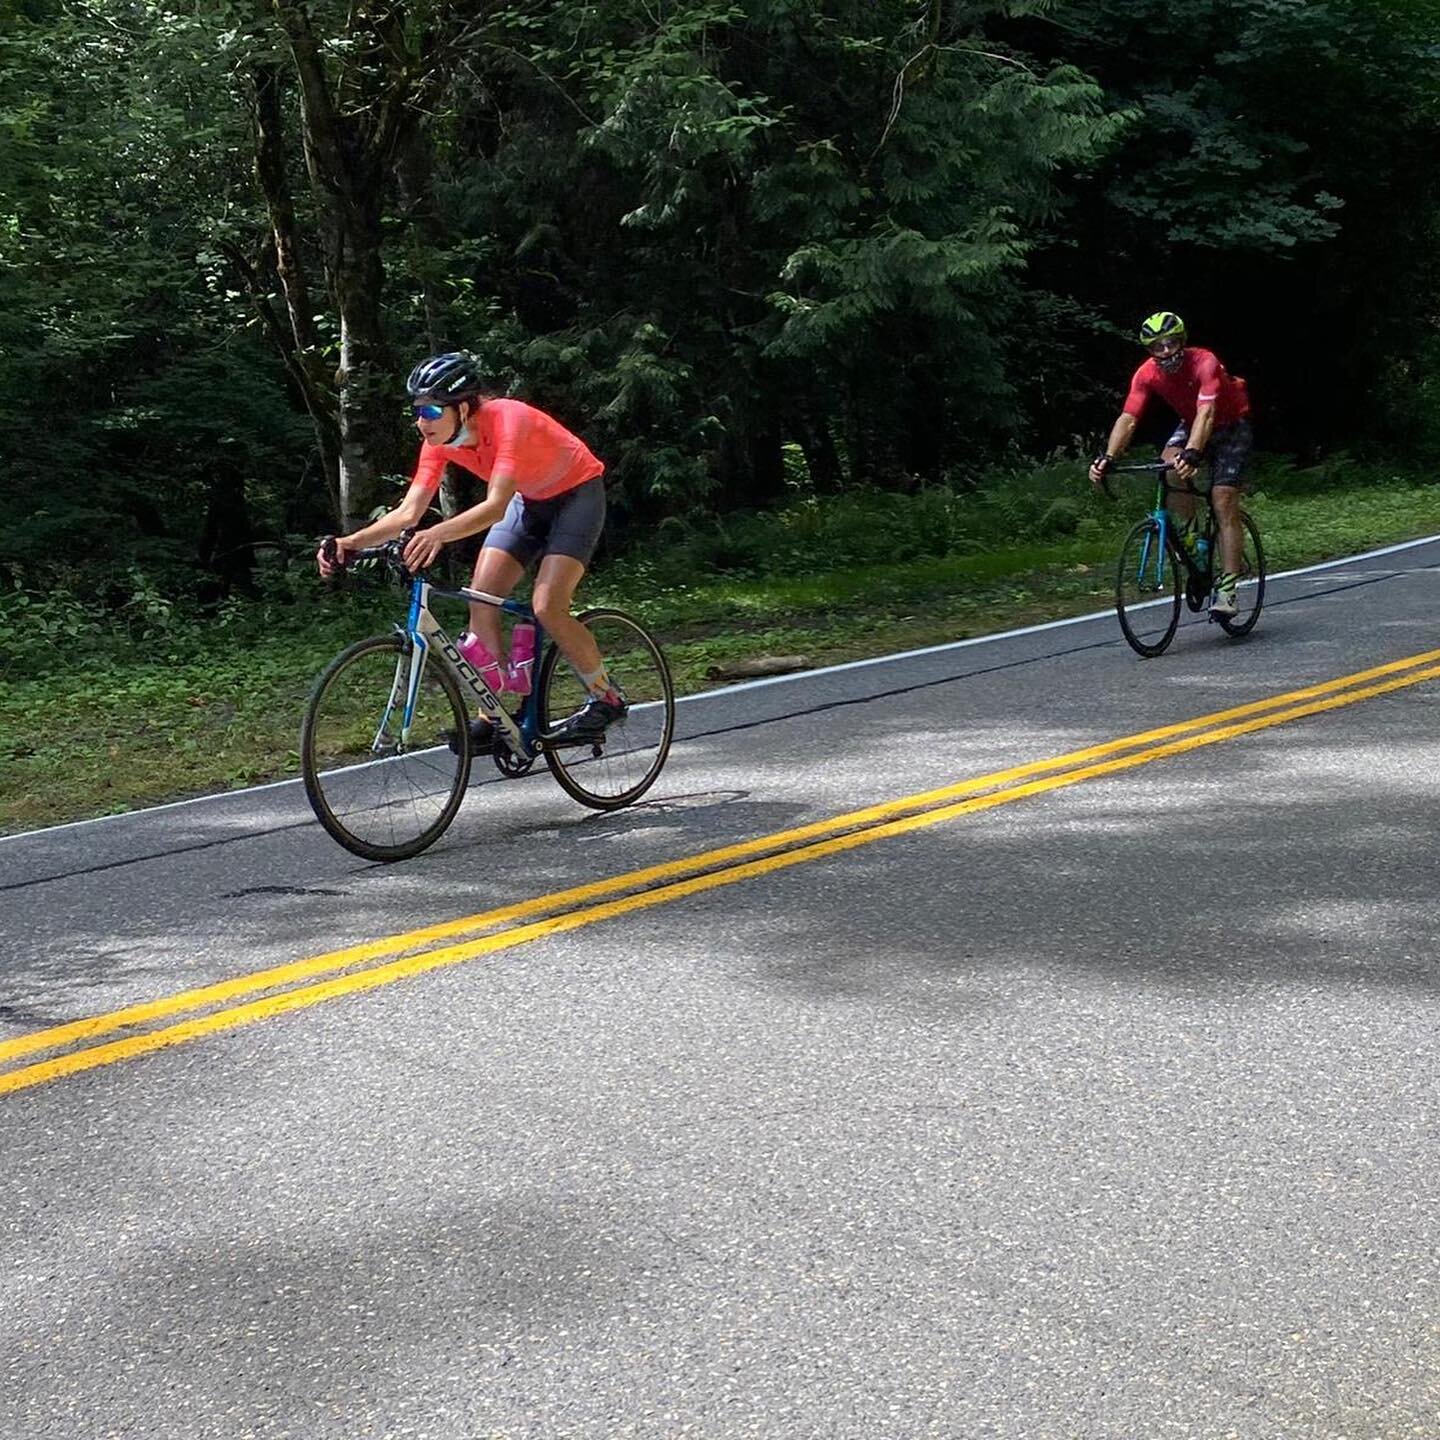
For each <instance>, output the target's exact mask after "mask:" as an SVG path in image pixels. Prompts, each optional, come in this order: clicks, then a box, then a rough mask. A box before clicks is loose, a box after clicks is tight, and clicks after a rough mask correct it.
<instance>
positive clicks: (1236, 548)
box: [1210, 485, 1245, 575]
mask: <svg viewBox="0 0 1440 1440" xmlns="http://www.w3.org/2000/svg"><path fill="white" fill-rule="evenodd" d="M1210 508H1211V509H1212V510H1214V512H1215V520H1216V523H1217V526H1218V528H1219V531H1220V569H1221V570H1225V571H1227V572H1228V573H1230V574H1231V575H1238V574H1239V573H1240V566H1241V564H1242V562H1243V561H1244V558H1245V534H1244V531H1243V530H1242V529H1241V527H1240V487H1239V486H1238V485H1212V486H1211V487H1210Z"/></svg>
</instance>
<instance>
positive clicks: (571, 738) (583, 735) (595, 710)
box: [545, 696, 630, 745]
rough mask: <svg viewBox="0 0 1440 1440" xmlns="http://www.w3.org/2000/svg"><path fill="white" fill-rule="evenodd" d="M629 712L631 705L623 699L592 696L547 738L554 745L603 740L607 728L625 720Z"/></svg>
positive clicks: (580, 743)
mask: <svg viewBox="0 0 1440 1440" xmlns="http://www.w3.org/2000/svg"><path fill="white" fill-rule="evenodd" d="M629 712H630V707H629V706H628V705H627V704H626V703H625V701H624V700H623V699H622V700H620V701H618V702H617V701H614V700H601V699H600V698H599V697H598V696H591V698H590V700H589V701H588V702H587V703H586V706H585V708H584V709H583V710H577V711H576V712H575V713H574V714H573V715H571V716H569V717H568V718H567V719H565V720H562V721H561V722H560V723H559V724H558V725H557V726H556V727H555V728H554V729H553V730H552V731H551V732H550V733H549V734H548V735H547V736H546V737H545V738H546V739H547V740H548V741H549V742H550V743H551V744H552V745H585V744H588V743H589V742H590V741H592V740H603V739H604V738H605V731H606V729H607V728H608V727H609V726H611V725H613V724H614V723H615V722H616V721H617V720H623V719H624V718H625V716H626V715H627V714H629Z"/></svg>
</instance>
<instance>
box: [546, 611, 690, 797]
mask: <svg viewBox="0 0 1440 1440" xmlns="http://www.w3.org/2000/svg"><path fill="white" fill-rule="evenodd" d="M576 618H577V619H578V620H579V621H580V623H581V624H582V625H584V626H585V628H586V629H587V630H589V632H590V634H591V635H592V636H593V637H594V640H595V643H596V644H597V645H598V646H599V647H600V654H601V655H602V656H603V657H604V660H605V668H606V669H607V670H608V671H609V674H610V678H611V679H612V680H613V681H614V682H615V684H616V685H618V686H619V687H620V689H621V691H622V692H623V693H624V695H625V700H626V703H627V704H628V706H629V709H628V711H627V712H626V714H625V718H624V719H623V720H617V721H615V722H614V723H613V724H612V725H611V726H610V727H609V728H608V729H607V730H606V731H605V734H604V736H603V737H602V738H600V739H597V740H589V741H586V742H584V743H583V744H579V745H567V746H556V747H555V748H553V749H552V748H550V747H549V746H547V747H546V750H545V763H546V764H547V765H548V766H549V767H550V773H551V774H552V775H553V776H554V777H555V779H556V780H557V781H559V783H560V786H561V788H562V789H563V790H564V791H565V792H566V794H568V795H570V796H571V797H572V798H573V799H576V800H578V801H579V802H580V803H581V804H582V805H588V806H590V807H591V809H594V810H618V809H620V807H621V806H622V805H633V804H634V803H635V801H636V800H638V799H639V798H640V797H641V796H642V795H643V794H644V793H645V792H646V791H647V790H648V789H649V788H650V787H651V786H652V785H653V784H654V783H655V780H656V777H657V776H658V775H659V774H660V771H661V769H662V768H663V767H664V765H665V757H666V756H667V755H668V754H669V753H670V739H671V736H672V735H673V734H674V732H675V687H674V685H673V684H672V683H671V680H670V667H669V666H668V665H667V664H666V663H665V657H664V655H662V654H661V653H660V647H659V646H658V645H657V644H656V643H655V641H654V640H653V639H652V638H651V637H650V634H649V632H648V631H646V629H645V628H644V626H642V625H641V624H640V622H639V621H638V620H633V619H631V617H630V616H629V615H626V614H625V613H624V612H623V611H620V610H587V611H586V612H585V613H584V614H583V615H579V616H577V617H576ZM536 685H537V686H538V688H539V694H538V697H537V698H538V703H539V711H540V722H541V725H542V726H543V727H544V729H545V730H547V731H548V730H552V729H554V727H555V726H556V725H558V724H559V723H560V722H561V721H562V720H564V719H565V718H566V717H567V716H569V715H573V714H574V713H575V711H577V710H579V709H581V708H582V707H583V706H584V704H585V702H586V701H587V700H588V699H589V696H588V694H587V693H586V690H585V687H584V685H583V684H582V683H581V681H580V677H579V676H578V675H577V674H576V673H575V671H574V669H573V667H572V666H571V665H570V664H569V663H568V662H567V661H566V660H565V658H564V656H562V655H561V654H560V651H559V649H558V647H556V646H555V645H554V644H551V645H549V646H547V647H546V650H545V658H544V660H542V661H541V663H540V674H539V678H538V679H537V681H536Z"/></svg>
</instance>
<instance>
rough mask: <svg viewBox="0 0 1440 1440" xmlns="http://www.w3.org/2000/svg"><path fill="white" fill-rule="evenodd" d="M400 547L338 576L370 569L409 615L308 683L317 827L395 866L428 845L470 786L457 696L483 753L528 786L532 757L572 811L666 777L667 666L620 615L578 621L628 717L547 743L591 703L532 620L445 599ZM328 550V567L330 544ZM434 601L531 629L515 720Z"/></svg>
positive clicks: (375, 551) (499, 602)
mask: <svg viewBox="0 0 1440 1440" xmlns="http://www.w3.org/2000/svg"><path fill="white" fill-rule="evenodd" d="M408 538H409V537H408V535H402V536H400V537H398V538H397V539H395V540H391V541H387V542H386V543H385V544H383V545H377V546H374V547H372V548H370V549H366V550H356V551H351V552H349V554H348V555H347V557H346V564H347V565H349V564H353V563H355V562H358V561H365V560H374V561H378V562H379V564H380V567H381V568H382V569H383V570H385V571H386V572H388V573H389V574H390V575H392V576H394V577H395V578H397V579H399V580H400V581H401V582H402V584H407V585H408V587H409V591H410V609H409V613H408V615H407V617H406V620H405V623H404V624H403V625H396V627H395V630H394V632H393V633H392V634H389V635H374V636H371V637H370V638H369V639H366V640H360V641H357V642H356V643H355V644H354V645H351V646H349V647H348V648H347V649H345V650H342V651H341V652H340V654H338V655H337V656H336V657H335V658H334V659H333V660H332V661H331V662H330V663H329V664H328V665H327V666H326V667H325V669H324V670H323V671H321V673H320V676H319V678H318V679H317V680H316V682H315V687H314V690H313V692H312V693H311V696H310V700H309V703H308V705H307V707H306V711H305V720H304V723H303V725H302V726H301V729H300V764H301V769H302V772H303V774H304V777H305V793H306V795H307V796H309V799H310V804H311V806H312V807H313V808H314V811H315V814H316V816H317V817H318V818H319V821H320V823H321V824H322V825H323V826H324V827H325V829H326V830H327V831H328V832H329V833H330V834H331V835H332V836H333V837H334V838H335V839H336V840H337V841H339V843H340V844H341V845H343V846H344V847H345V848H346V849H347V850H349V851H351V852H352V853H353V854H355V855H359V856H361V857H363V858H364V859H366V860H384V861H390V860H406V859H409V858H410V857H411V856H414V855H418V854H419V853H420V852H421V851H422V850H424V849H425V848H426V847H427V846H429V845H433V844H434V843H435V841H436V840H438V839H439V838H440V836H441V835H443V834H444V833H445V830H446V827H447V826H449V824H450V822H451V821H452V820H453V819H454V818H455V815H456V812H457V811H458V810H459V809H460V803H461V801H462V800H463V799H464V798H465V791H466V788H467V786H468V785H469V783H470V766H471V762H472V760H473V758H474V740H473V738H472V733H471V729H470V708H471V703H467V697H468V702H472V703H473V705H474V706H475V707H478V709H479V711H480V713H481V715H483V716H484V717H485V718H486V719H488V720H489V721H490V722H491V724H492V725H493V727H494V738H493V740H492V741H491V742H489V745H488V748H489V753H490V756H491V758H492V760H493V761H494V763H495V766H496V768H497V769H498V770H499V771H500V773H501V774H502V775H503V776H505V777H506V778H508V779H517V778H519V777H520V776H522V775H525V774H526V773H528V772H529V770H530V769H531V767H532V766H533V765H534V764H535V761H536V759H537V758H539V757H543V758H544V760H545V764H546V765H547V766H548V767H549V770H550V773H551V774H552V775H553V776H554V777H555V779H556V780H557V781H558V782H559V784H560V786H561V788H562V789H563V790H565V791H566V793H567V794H569V795H570V796H572V797H573V798H574V799H576V800H578V801H579V802H580V803H581V804H582V805H588V806H590V807H591V808H593V809H596V810H618V809H620V808H621V807H622V806H625V805H633V804H634V803H635V801H637V800H638V799H639V798H640V797H641V796H642V795H643V794H644V793H645V792H646V791H647V790H648V789H649V788H650V787H651V786H652V785H653V784H654V783H655V780H656V778H657V777H658V776H659V774H660V771H661V769H662V768H663V767H664V764H665V758H666V756H667V755H668V754H669V752H670V741H671V737H672V735H673V733H674V729H675V689H674V686H673V684H672V683H671V679H670V668H669V666H668V665H667V664H666V661H665V656H664V654H663V653H662V652H661V650H660V647H659V645H657V644H656V642H655V640H654V639H653V638H652V636H651V635H650V634H649V632H648V631H647V630H646V629H645V627H644V626H643V625H641V624H640V622H639V621H638V620H636V619H634V618H633V617H631V616H629V615H627V614H625V613H624V612H623V611H621V610H613V609H608V608H607V609H594V610H587V611H585V612H584V613H583V614H580V615H578V616H576V619H578V620H579V621H580V622H581V624H583V625H584V626H585V627H586V628H587V629H588V630H589V631H590V633H591V635H592V636H593V637H594V639H595V643H596V644H597V645H598V646H599V647H600V653H601V654H602V655H603V656H604V657H605V661H606V668H607V670H608V671H609V674H610V678H611V679H612V680H613V681H614V682H615V683H616V684H617V686H618V687H619V688H620V690H621V691H622V693H623V694H624V696H625V700H626V703H627V709H626V713H625V715H624V717H623V718H622V719H619V720H616V721H614V722H612V723H611V724H610V725H609V726H608V727H607V728H606V730H605V732H604V734H603V735H602V736H598V737H595V736H592V737H587V738H585V739H569V740H566V739H562V738H560V737H559V736H556V735H552V733H551V732H552V731H553V730H554V729H555V727H556V725H557V724H558V723H559V722H560V721H562V720H564V719H565V718H566V717H567V716H569V715H571V714H573V713H574V712H575V711H577V710H579V709H581V708H582V707H583V705H584V704H585V701H586V700H587V699H588V698H589V697H588V694H587V692H586V689H585V686H584V684H583V683H582V682H581V680H580V677H579V675H578V674H577V673H576V672H575V670H574V669H573V667H571V665H570V664H569V662H568V661H566V660H565V658H564V656H563V655H561V653H560V650H559V648H558V647H557V646H556V645H555V643H554V641H553V640H551V639H550V638H549V637H548V636H547V635H546V634H545V632H544V630H543V629H542V628H541V627H540V626H539V625H538V624H537V622H536V620H535V614H534V612H533V611H532V610H531V608H530V607H529V606H528V605H524V604H522V603H520V602H519V601H516V600H508V599H503V598H502V597H500V596H498V595H489V594H486V593H485V592H484V591H481V590H470V589H465V588H461V589H455V590H450V589H442V588H441V587H439V586H437V585H435V584H433V583H432V582H431V581H430V579H429V578H428V576H427V575H426V574H424V573H423V572H422V573H415V574H412V573H411V572H410V571H409V570H408V569H407V568H406V566H405V563H404V560H403V558H402V556H403V552H404V547H405V542H406V540H407V539H408ZM326 551H327V556H328V558H330V559H331V560H332V562H333V561H334V559H335V558H336V551H335V547H334V541H333V539H331V540H329V541H328V542H326ZM436 597H440V598H442V599H451V600H464V601H472V602H473V601H478V602H479V603H480V604H482V605H493V606H494V607H495V608H496V609H497V610H500V611H502V612H503V613H504V614H506V615H508V616H510V617H512V619H513V620H514V621H515V622H516V623H520V622H527V623H529V624H534V625H536V634H535V655H536V657H537V659H538V666H537V668H536V670H535V676H534V683H533V685H532V686H531V689H530V693H529V694H528V695H526V696H525V697H524V698H523V699H520V700H519V703H518V705H516V706H515V707H514V709H513V710H507V709H506V707H505V705H504V703H502V699H501V694H500V693H499V692H497V691H496V690H494V689H492V688H491V687H490V686H489V685H488V684H486V682H485V680H484V679H483V678H482V677H481V676H480V675H479V674H478V673H477V672H476V671H475V670H474V669H473V668H472V667H471V666H470V664H469V663H468V662H467V661H466V659H465V657H464V656H463V655H462V654H461V653H460V651H459V650H458V649H457V648H456V645H455V642H454V641H453V640H452V639H451V638H450V636H449V635H447V634H446V633H445V631H444V630H443V629H442V628H441V626H440V624H439V622H438V621H437V620H436V619H435V617H434V616H433V615H432V614H431V612H430V602H431V600H432V599H434V598H436ZM511 698H512V701H513V700H514V699H517V698H518V697H511Z"/></svg>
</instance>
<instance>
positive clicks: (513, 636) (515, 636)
mask: <svg viewBox="0 0 1440 1440" xmlns="http://www.w3.org/2000/svg"><path fill="white" fill-rule="evenodd" d="M534 666H535V627H534V626H533V625H532V624H531V623H530V622H529V621H528V620H521V621H520V622H519V624H517V625H516V626H515V628H514V629H513V630H512V631H511V632H510V669H509V672H508V673H507V675H506V680H507V681H508V683H509V686H510V688H511V689H512V690H513V691H514V692H515V693H516V694H517V695H528V694H529V693H530V671H531V670H532V669H533V668H534Z"/></svg>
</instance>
